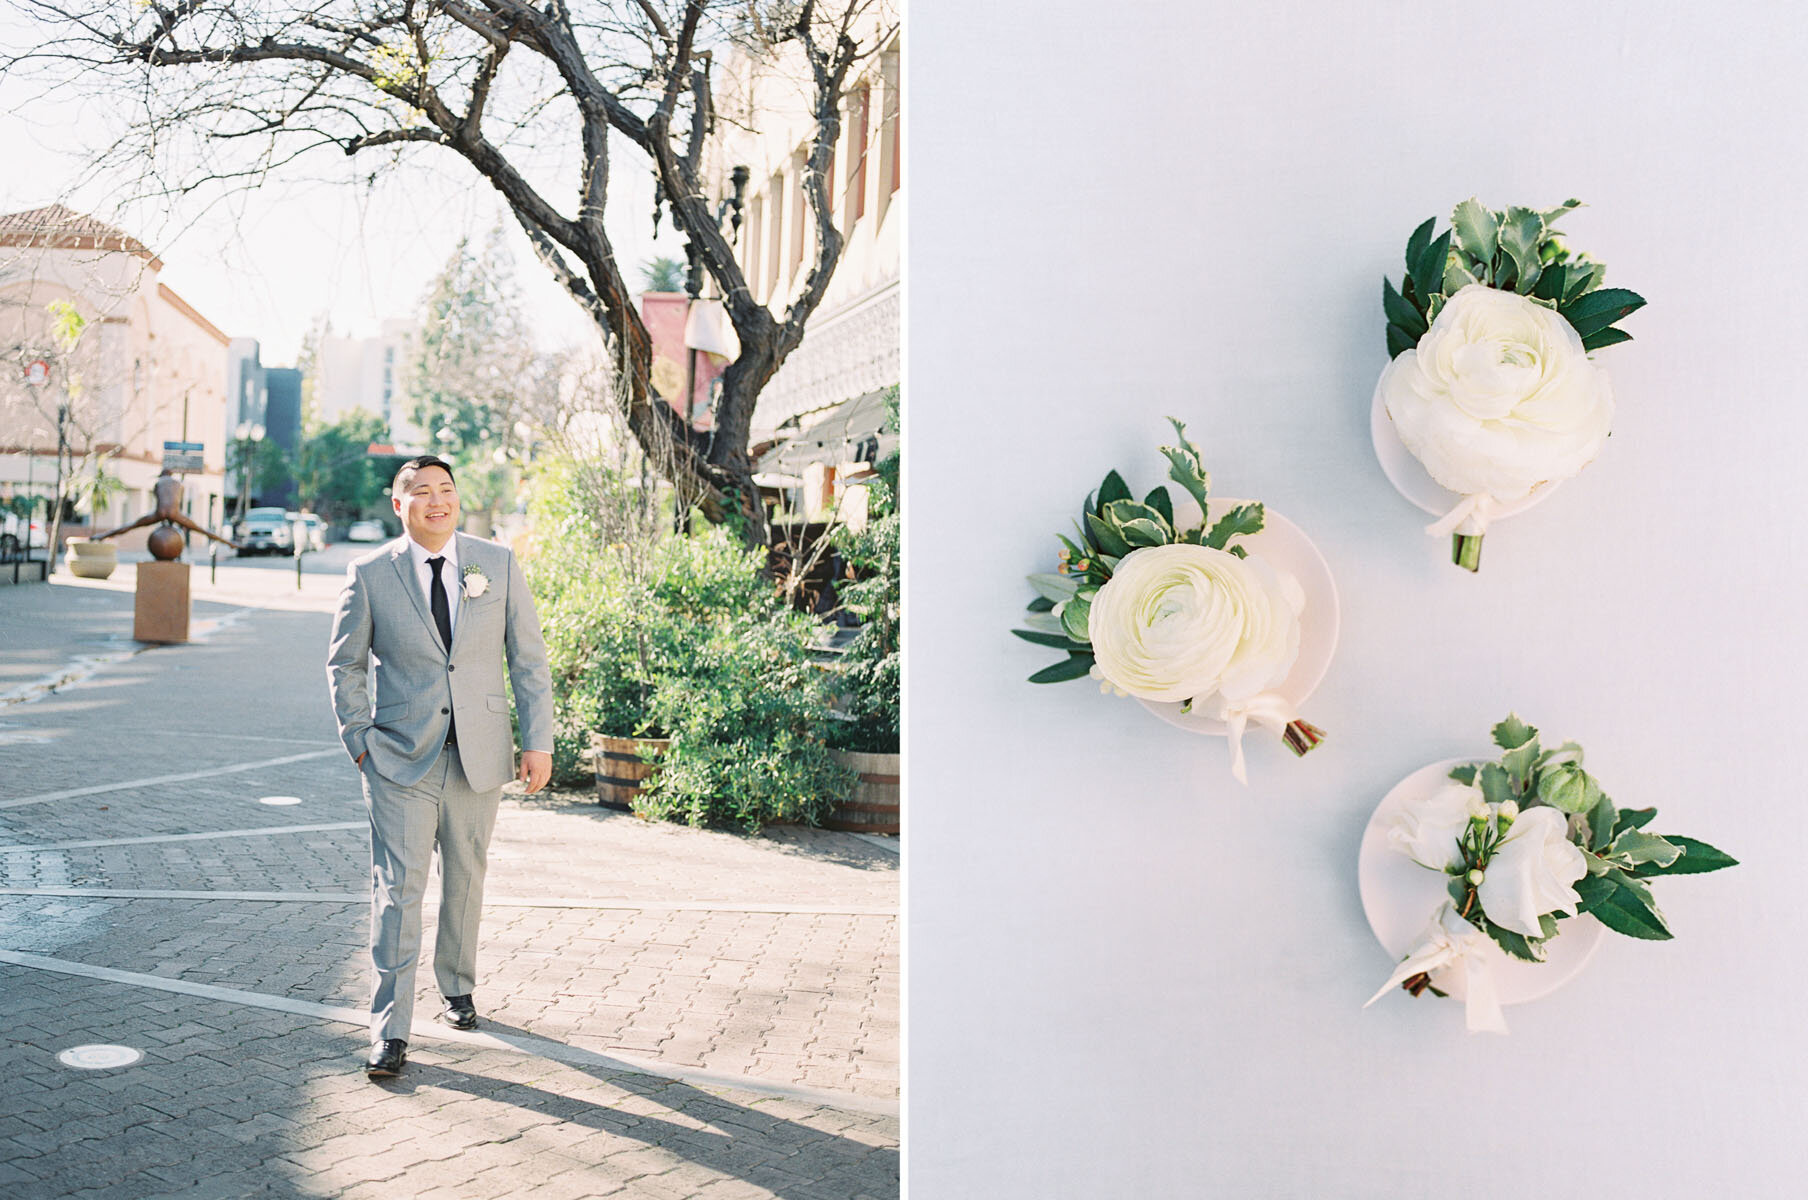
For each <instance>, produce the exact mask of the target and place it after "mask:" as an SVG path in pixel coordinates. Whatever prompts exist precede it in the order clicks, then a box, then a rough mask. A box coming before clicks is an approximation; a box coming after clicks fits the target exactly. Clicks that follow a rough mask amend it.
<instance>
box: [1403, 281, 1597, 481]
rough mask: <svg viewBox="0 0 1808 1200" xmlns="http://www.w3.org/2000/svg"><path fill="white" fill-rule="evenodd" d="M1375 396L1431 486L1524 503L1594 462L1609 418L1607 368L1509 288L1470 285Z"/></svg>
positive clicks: (1566, 328) (1557, 321)
mask: <svg viewBox="0 0 1808 1200" xmlns="http://www.w3.org/2000/svg"><path fill="white" fill-rule="evenodd" d="M1381 395H1382V398H1383V402H1384V403H1385V404H1386V406H1387V413H1388V416H1389V417H1391V418H1393V422H1394V428H1395V430H1396V431H1397V432H1398V433H1399V435H1400V440H1401V441H1402V442H1404V443H1405V444H1406V448H1407V449H1408V450H1410V451H1412V453H1413V456H1414V457H1415V458H1417V459H1418V460H1419V462H1420V463H1421V464H1422V465H1423V466H1424V467H1425V470H1426V471H1427V472H1428V473H1429V474H1430V475H1431V477H1432V478H1433V479H1435V480H1437V481H1438V483H1439V484H1441V485H1443V486H1444V487H1446V488H1448V489H1450V490H1451V491H1453V492H1457V493H1460V494H1462V495H1465V496H1478V495H1479V496H1490V497H1492V498H1493V499H1495V500H1498V501H1503V502H1504V501H1511V500H1519V499H1523V498H1524V497H1525V496H1526V495H1528V494H1529V493H1530V492H1531V490H1532V489H1533V488H1534V487H1536V486H1537V485H1539V484H1540V483H1544V482H1546V481H1550V480H1560V479H1568V478H1569V477H1570V476H1572V475H1574V474H1576V473H1577V472H1578V471H1580V470H1581V469H1582V468H1583V467H1585V466H1587V465H1588V464H1589V463H1590V462H1592V461H1594V457H1595V455H1597V454H1599V453H1600V452H1601V446H1602V445H1603V444H1604V443H1605V442H1606V441H1607V433H1608V429H1609V427H1610V426H1611V425H1612V423H1613V389H1612V386H1611V384H1610V383H1609V381H1608V378H1607V372H1606V371H1605V370H1603V369H1601V368H1600V367H1598V366H1596V365H1595V364H1594V363H1592V362H1590V361H1589V359H1588V352H1587V351H1585V350H1584V349H1583V348H1582V339H1581V338H1580V337H1578V336H1577V335H1576V331H1575V329H1574V327H1572V326H1571V325H1570V323H1569V322H1568V321H1566V320H1564V319H1563V318H1562V317H1560V316H1558V315H1557V313H1556V311H1555V310H1554V309H1551V308H1547V307H1546V306H1544V305H1542V304H1537V303H1534V302H1533V301H1531V300H1528V299H1526V298H1525V297H1524V296H1521V295H1518V294H1516V293H1514V292H1508V291H1501V290H1499V289H1496V288H1490V287H1483V286H1482V285H1481V284H1471V285H1469V286H1468V287H1465V288H1463V289H1462V290H1461V291H1459V292H1457V293H1456V295H1454V296H1452V297H1450V299H1449V300H1448V301H1446V302H1445V304H1444V307H1443V308H1442V309H1441V310H1439V312H1438V319H1437V320H1435V321H1433V322H1432V323H1431V329H1430V331H1429V332H1427V333H1426V334H1425V336H1424V337H1422V338H1420V339H1419V344H1418V346H1417V347H1416V348H1414V349H1412V350H1408V351H1406V352H1405V353H1403V354H1401V355H1400V356H1399V357H1397V358H1395V359H1394V360H1393V362H1391V363H1389V364H1388V367H1387V370H1386V371H1384V372H1383V373H1382V376H1381Z"/></svg>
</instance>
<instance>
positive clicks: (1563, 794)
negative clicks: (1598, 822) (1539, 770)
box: [1538, 763, 1601, 813]
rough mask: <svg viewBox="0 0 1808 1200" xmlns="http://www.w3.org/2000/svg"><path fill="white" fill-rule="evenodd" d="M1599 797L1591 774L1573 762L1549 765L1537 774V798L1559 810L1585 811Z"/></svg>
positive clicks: (1596, 785)
mask: <svg viewBox="0 0 1808 1200" xmlns="http://www.w3.org/2000/svg"><path fill="white" fill-rule="evenodd" d="M1600 797H1601V788H1600V786H1599V785H1598V784H1596V783H1595V781H1594V778H1593V776H1591V775H1589V773H1588V772H1587V771H1584V770H1583V769H1582V768H1581V767H1578V766H1576V765H1575V764H1574V763H1562V764H1559V765H1557V766H1553V767H1549V768H1547V769H1546V770H1545V771H1544V772H1543V774H1541V775H1539V776H1538V798H1539V799H1540V800H1542V801H1544V802H1545V803H1546V804H1548V805H1550V806H1551V807H1552V808H1554V809H1557V810H1558V811H1559V812H1566V813H1581V812H1587V811H1588V810H1589V809H1591V808H1593V807H1594V804H1595V801H1596V800H1598V799H1600Z"/></svg>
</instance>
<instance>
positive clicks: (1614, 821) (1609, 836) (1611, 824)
mask: <svg viewBox="0 0 1808 1200" xmlns="http://www.w3.org/2000/svg"><path fill="white" fill-rule="evenodd" d="M1618 814H1619V810H1618V809H1616V808H1615V807H1614V806H1613V798H1612V797H1610V796H1609V795H1608V794H1607V793H1606V792H1602V793H1601V796H1600V799H1598V800H1596V801H1595V806H1594V807H1593V808H1591V809H1589V810H1588V848H1589V849H1590V850H1599V849H1600V848H1601V847H1603V846H1605V845H1607V843H1609V842H1610V841H1612V840H1613V835H1614V834H1615V832H1617V830H1618Z"/></svg>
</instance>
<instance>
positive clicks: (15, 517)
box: [0, 512, 50, 558]
mask: <svg viewBox="0 0 1808 1200" xmlns="http://www.w3.org/2000/svg"><path fill="white" fill-rule="evenodd" d="M49 544H50V538H49V535H48V534H46V532H45V530H44V523H43V522H42V521H29V522H28V521H27V520H26V519H25V518H24V517H21V516H20V515H19V514H18V513H10V512H9V513H6V514H4V515H3V516H0V558H13V557H15V556H17V555H18V554H19V553H20V552H22V551H23V550H24V549H25V548H26V546H27V545H29V546H30V547H31V548H32V549H33V550H40V549H42V548H43V547H45V546H47V545H49Z"/></svg>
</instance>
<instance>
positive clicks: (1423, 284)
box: [1412, 229, 1450, 320]
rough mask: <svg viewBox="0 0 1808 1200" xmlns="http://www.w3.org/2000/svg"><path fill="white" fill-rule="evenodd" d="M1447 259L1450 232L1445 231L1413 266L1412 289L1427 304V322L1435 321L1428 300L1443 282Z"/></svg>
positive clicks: (1434, 315) (1426, 248)
mask: <svg viewBox="0 0 1808 1200" xmlns="http://www.w3.org/2000/svg"><path fill="white" fill-rule="evenodd" d="M1449 258H1450V231H1449V230H1448V229H1446V230H1445V231H1444V232H1443V233H1441V234H1439V235H1438V237H1437V239H1436V240H1435V241H1433V242H1432V243H1431V245H1429V246H1427V247H1425V250H1424V252H1423V253H1422V254H1420V255H1419V261H1418V262H1417V263H1415V264H1413V268H1412V281H1413V288H1414V289H1415V290H1416V291H1417V292H1418V294H1419V296H1420V297H1421V298H1423V299H1424V300H1425V301H1426V302H1427V310H1426V313H1425V317H1426V319H1427V320H1436V319H1437V316H1436V314H1435V313H1433V312H1432V311H1430V300H1431V297H1432V296H1433V295H1434V294H1436V292H1437V290H1438V288H1439V287H1440V286H1441V285H1442V284H1443V282H1444V264H1445V262H1447V261H1448V260H1449Z"/></svg>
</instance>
